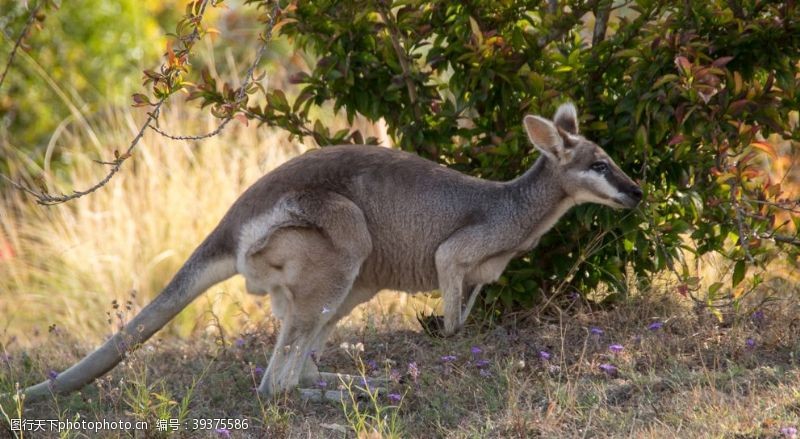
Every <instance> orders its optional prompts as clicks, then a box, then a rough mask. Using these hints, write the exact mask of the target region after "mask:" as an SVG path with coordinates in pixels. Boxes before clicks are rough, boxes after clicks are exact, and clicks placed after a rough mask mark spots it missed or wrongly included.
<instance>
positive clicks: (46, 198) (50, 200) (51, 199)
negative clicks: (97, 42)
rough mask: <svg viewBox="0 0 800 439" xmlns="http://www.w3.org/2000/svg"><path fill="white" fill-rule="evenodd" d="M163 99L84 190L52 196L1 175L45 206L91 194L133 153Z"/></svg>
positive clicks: (107, 180)
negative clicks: (115, 156)
mask: <svg viewBox="0 0 800 439" xmlns="http://www.w3.org/2000/svg"><path fill="white" fill-rule="evenodd" d="M165 99H166V98H162V99H161V100H160V101H158V102H157V103H156V105H155V106H154V107H153V111H151V112H150V113H148V115H147V120H146V121H145V122H144V124H143V125H142V127H141V128H140V129H139V132H138V133H137V134H136V137H134V138H133V140H132V141H131V143H130V145H128V149H126V150H125V152H124V153H123V154H121V155H119V157H117V158H116V159H115V160H114V161H113V162H106V164H111V165H112V166H111V169H110V170H109V171H108V174H106V176H105V177H103V179H101V180H100V181H98V182H97V183H95V184H94V185H93V186H92V187H90V188H88V189H86V190H82V191H73V192H72V193H71V194H69V195H55V196H54V195H50V194H48V193H46V192H37V191H35V190H33V189H31V188H28V187H25V186H23V185H22V184H20V183H17V182H14V181H11V180H10V179H9V178H8V177H5V176H3V177H4V178H5V179H6V180H8V181H9V182H11V184H12V185H13V186H14V187H15V188H17V189H20V190H22V191H25V192H27V193H29V194H31V195H33V196H34V197H35V198H36V202H37V203H39V204H42V205H45V206H52V205H54V204H61V203H65V202H67V201H70V200H74V199H76V198H80V197H83V196H85V195H88V194H91V193H92V192H94V191H96V190H98V189H100V188H101V187H103V186H105V185H106V184H107V183H108V182H109V181H111V178H112V177H113V176H114V175H115V174H116V173H117V172H119V170H120V168H121V167H122V164H123V163H125V160H127V159H129V158H130V157H131V156H132V155H133V149H134V148H136V145H137V144H138V143H139V141H140V140H141V139H142V137H143V136H144V132H145V131H146V130H147V127H148V126H149V125H150V124H151V123H152V122H153V121H154V120H155V119H157V118H158V112H159V111H160V110H161V105H162V104H164V100H165Z"/></svg>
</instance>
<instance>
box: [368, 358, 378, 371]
mask: <svg viewBox="0 0 800 439" xmlns="http://www.w3.org/2000/svg"><path fill="white" fill-rule="evenodd" d="M367 367H368V368H369V369H370V370H377V369H378V362H377V361H375V360H369V361H367Z"/></svg>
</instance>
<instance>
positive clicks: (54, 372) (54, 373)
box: [47, 370, 58, 380]
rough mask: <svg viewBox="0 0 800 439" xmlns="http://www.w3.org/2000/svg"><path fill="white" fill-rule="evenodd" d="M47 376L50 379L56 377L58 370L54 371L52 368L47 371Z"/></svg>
mask: <svg viewBox="0 0 800 439" xmlns="http://www.w3.org/2000/svg"><path fill="white" fill-rule="evenodd" d="M47 378H48V379H50V380H54V379H56V378H58V372H56V371H54V370H50V371H48V372H47Z"/></svg>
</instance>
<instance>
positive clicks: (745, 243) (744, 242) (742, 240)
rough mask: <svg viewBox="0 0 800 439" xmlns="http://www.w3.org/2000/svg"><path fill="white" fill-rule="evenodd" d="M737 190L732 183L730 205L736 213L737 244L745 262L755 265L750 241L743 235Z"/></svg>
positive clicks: (735, 185) (742, 219)
mask: <svg viewBox="0 0 800 439" xmlns="http://www.w3.org/2000/svg"><path fill="white" fill-rule="evenodd" d="M737 188H738V185H737V184H736V182H734V183H733V185H732V186H731V204H732V205H733V210H734V211H735V212H736V227H737V229H738V232H739V243H740V244H741V245H742V250H744V254H745V256H746V257H747V260H748V261H749V262H750V263H751V264H755V262H756V261H755V259H753V255H751V254H750V240H749V239H747V235H746V233H745V225H744V214H743V213H742V208H741V206H739V201H738V200H737V199H736V192H737Z"/></svg>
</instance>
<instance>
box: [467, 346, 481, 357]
mask: <svg viewBox="0 0 800 439" xmlns="http://www.w3.org/2000/svg"><path fill="white" fill-rule="evenodd" d="M469 351H470V352H472V355H478V354H480V353H481V352H483V350H482V349H481V348H479V347H478V346H473V347H472V348H470V350H469Z"/></svg>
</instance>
